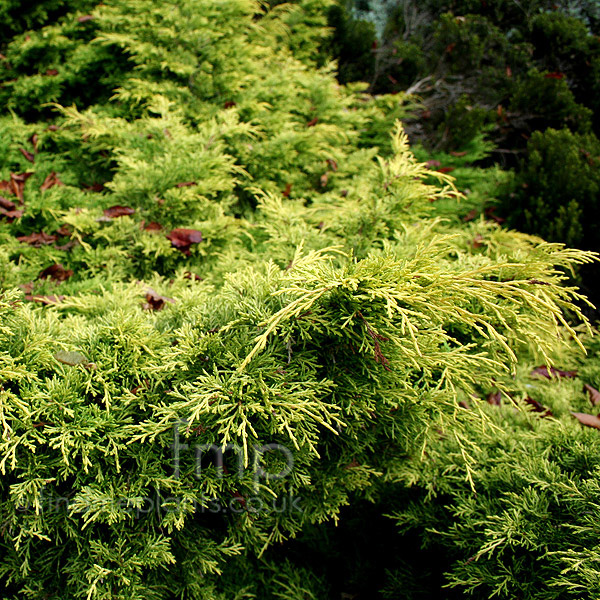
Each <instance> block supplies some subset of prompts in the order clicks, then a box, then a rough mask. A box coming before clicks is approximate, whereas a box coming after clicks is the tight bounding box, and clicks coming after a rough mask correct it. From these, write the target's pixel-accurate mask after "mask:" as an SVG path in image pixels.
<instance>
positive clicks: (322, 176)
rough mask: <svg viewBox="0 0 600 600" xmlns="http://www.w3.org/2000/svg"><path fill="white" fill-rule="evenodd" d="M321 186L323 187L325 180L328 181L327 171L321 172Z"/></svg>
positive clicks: (325, 183)
mask: <svg viewBox="0 0 600 600" xmlns="http://www.w3.org/2000/svg"><path fill="white" fill-rule="evenodd" d="M320 181H321V187H325V186H326V185H327V182H328V181H329V175H328V174H327V173H323V175H321V180H320Z"/></svg>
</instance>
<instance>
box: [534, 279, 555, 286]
mask: <svg viewBox="0 0 600 600" xmlns="http://www.w3.org/2000/svg"><path fill="white" fill-rule="evenodd" d="M528 283H533V284H535V285H552V284H551V283H550V282H548V281H540V280H539V279H530V280H529V282H528Z"/></svg>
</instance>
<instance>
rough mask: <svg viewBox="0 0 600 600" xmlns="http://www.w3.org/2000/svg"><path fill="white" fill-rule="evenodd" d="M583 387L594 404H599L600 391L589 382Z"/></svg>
mask: <svg viewBox="0 0 600 600" xmlns="http://www.w3.org/2000/svg"><path fill="white" fill-rule="evenodd" d="M583 389H584V390H585V391H586V392H587V393H588V396H589V398H590V402H591V403H592V406H598V404H600V392H599V391H598V390H597V389H596V388H594V387H592V386H591V385H589V384H587V383H585V384H584V385H583Z"/></svg>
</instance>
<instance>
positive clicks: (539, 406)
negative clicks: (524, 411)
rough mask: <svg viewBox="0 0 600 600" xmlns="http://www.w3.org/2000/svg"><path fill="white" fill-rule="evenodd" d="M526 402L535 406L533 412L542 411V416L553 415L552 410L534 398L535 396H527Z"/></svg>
mask: <svg viewBox="0 0 600 600" xmlns="http://www.w3.org/2000/svg"><path fill="white" fill-rule="evenodd" d="M525 402H526V403H527V404H529V406H532V407H533V412H537V413H540V416H542V417H551V416H552V411H551V410H550V409H549V408H546V407H545V406H544V405H543V404H541V403H540V402H538V401H537V400H534V399H533V398H530V397H529V396H527V398H525Z"/></svg>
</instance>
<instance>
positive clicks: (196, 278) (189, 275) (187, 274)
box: [183, 271, 202, 281]
mask: <svg viewBox="0 0 600 600" xmlns="http://www.w3.org/2000/svg"><path fill="white" fill-rule="evenodd" d="M183 278H184V279H193V280H194V281H202V277H200V275H196V273H192V272H191V271H185V272H184V274H183Z"/></svg>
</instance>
